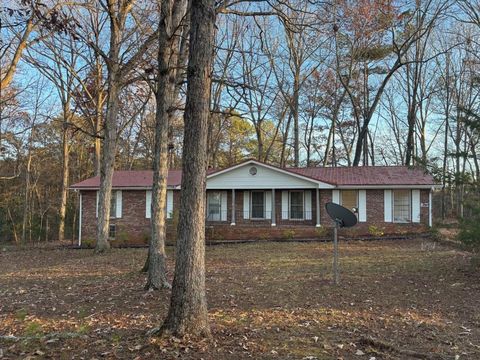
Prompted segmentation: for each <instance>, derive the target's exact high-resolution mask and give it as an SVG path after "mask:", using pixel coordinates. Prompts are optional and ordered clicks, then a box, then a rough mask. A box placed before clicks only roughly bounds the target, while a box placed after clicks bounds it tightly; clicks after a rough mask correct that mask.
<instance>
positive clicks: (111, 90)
mask: <svg viewBox="0 0 480 360" xmlns="http://www.w3.org/2000/svg"><path fill="white" fill-rule="evenodd" d="M118 73H119V72H118V65H116V64H115V65H113V66H112V69H111V71H110V73H109V76H108V77H109V79H108V98H107V114H106V119H105V128H104V140H103V151H102V161H101V168H100V190H99V193H98V219H97V244H96V247H95V252H97V253H101V252H104V251H105V250H107V249H109V248H110V243H109V242H108V230H109V225H110V203H111V197H112V196H111V195H112V194H111V193H112V180H113V169H114V166H115V154H116V149H117V115H118V107H119V92H120V88H119V83H120V81H119V80H118V79H117V76H118Z"/></svg>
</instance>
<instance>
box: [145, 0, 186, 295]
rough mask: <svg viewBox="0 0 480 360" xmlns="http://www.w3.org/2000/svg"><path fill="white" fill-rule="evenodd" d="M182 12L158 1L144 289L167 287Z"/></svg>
mask: <svg viewBox="0 0 480 360" xmlns="http://www.w3.org/2000/svg"><path fill="white" fill-rule="evenodd" d="M185 11H186V2H185V1H183V0H180V1H175V2H174V1H173V0H165V1H163V2H162V10H161V12H162V17H161V18H160V21H159V28H158V29H159V30H158V32H159V41H158V78H157V90H156V101H157V112H156V119H155V121H156V125H155V149H154V161H153V188H152V238H151V240H150V246H149V250H148V277H147V284H146V285H145V289H160V288H162V287H166V288H170V284H169V283H168V280H167V276H166V254H165V240H166V232H167V231H166V225H167V224H166V215H167V214H165V210H166V199H167V178H168V129H169V117H170V113H171V112H172V108H173V105H174V102H175V99H176V98H175V94H176V92H175V86H176V65H177V56H178V47H179V42H180V36H176V35H175V31H176V30H177V29H178V25H179V23H180V21H181V20H182V18H183V16H184V14H185Z"/></svg>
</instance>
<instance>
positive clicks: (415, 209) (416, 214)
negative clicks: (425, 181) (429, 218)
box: [412, 190, 420, 223]
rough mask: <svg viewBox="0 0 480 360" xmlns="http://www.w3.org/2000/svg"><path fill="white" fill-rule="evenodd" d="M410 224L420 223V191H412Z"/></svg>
mask: <svg viewBox="0 0 480 360" xmlns="http://www.w3.org/2000/svg"><path fill="white" fill-rule="evenodd" d="M412 222H415V223H418V222H420V190H412Z"/></svg>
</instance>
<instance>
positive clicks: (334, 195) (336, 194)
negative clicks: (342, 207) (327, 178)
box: [332, 190, 340, 204]
mask: <svg viewBox="0 0 480 360" xmlns="http://www.w3.org/2000/svg"><path fill="white" fill-rule="evenodd" d="M332 202H333V203H335V204H340V190H332Z"/></svg>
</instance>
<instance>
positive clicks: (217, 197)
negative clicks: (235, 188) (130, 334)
mask: <svg viewBox="0 0 480 360" xmlns="http://www.w3.org/2000/svg"><path fill="white" fill-rule="evenodd" d="M225 210H226V209H225ZM221 211H222V193H221V192H220V191H209V192H208V193H207V220H208V221H220V219H221V214H222V212H221Z"/></svg>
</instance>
